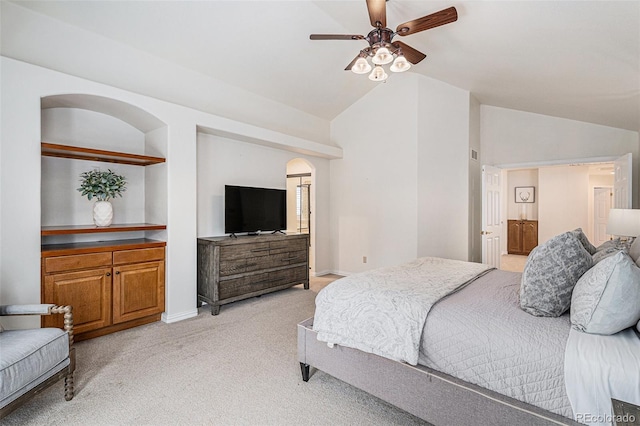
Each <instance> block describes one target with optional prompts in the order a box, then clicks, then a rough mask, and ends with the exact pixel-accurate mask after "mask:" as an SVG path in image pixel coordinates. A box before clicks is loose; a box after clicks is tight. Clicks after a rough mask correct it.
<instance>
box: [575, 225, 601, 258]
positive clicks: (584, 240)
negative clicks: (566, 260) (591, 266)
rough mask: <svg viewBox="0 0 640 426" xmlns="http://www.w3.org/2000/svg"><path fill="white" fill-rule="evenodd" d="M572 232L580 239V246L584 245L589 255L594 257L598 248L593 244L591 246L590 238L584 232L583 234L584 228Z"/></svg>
mask: <svg viewBox="0 0 640 426" xmlns="http://www.w3.org/2000/svg"><path fill="white" fill-rule="evenodd" d="M571 232H572V233H573V235H575V236H576V237H577V238H578V240H579V241H580V244H582V246H583V247H584V249H585V250H586V251H588V252H589V254H591V255H593V254H594V253H595V252H596V247H595V246H594V245H593V244H591V242H590V241H589V238H587V236H586V235H584V232H582V228H576V229H574V230H573V231H571Z"/></svg>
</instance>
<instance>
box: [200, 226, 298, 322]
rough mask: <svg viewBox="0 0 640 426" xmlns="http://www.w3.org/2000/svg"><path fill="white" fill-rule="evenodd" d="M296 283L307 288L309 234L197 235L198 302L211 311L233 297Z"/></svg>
mask: <svg viewBox="0 0 640 426" xmlns="http://www.w3.org/2000/svg"><path fill="white" fill-rule="evenodd" d="M296 284H304V288H305V289H308V288H309V235H308V234H292V235H259V236H239V237H237V238H231V237H208V238H198V304H200V303H201V302H206V303H208V304H209V305H210V306H211V314H212V315H218V314H219V313H220V306H221V305H224V304H226V303H231V302H235V301H237V300H242V299H247V298H249V297H254V296H259V295H261V294H265V293H270V292H272V291H277V290H282V289H285V288H288V287H291V286H294V285H296Z"/></svg>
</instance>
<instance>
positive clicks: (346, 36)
mask: <svg viewBox="0 0 640 426" xmlns="http://www.w3.org/2000/svg"><path fill="white" fill-rule="evenodd" d="M309 39H311V40H364V36H362V35H356V34H311V35H310V36H309Z"/></svg>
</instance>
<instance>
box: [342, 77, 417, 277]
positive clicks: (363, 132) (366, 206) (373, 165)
mask: <svg viewBox="0 0 640 426" xmlns="http://www.w3.org/2000/svg"><path fill="white" fill-rule="evenodd" d="M398 77H399V76H398ZM417 85H418V82H417V76H414V75H410V74H409V75H402V78H393V76H392V78H389V80H388V82H387V83H384V84H379V85H378V86H377V87H376V88H375V89H373V90H372V91H371V92H369V93H368V94H367V95H366V96H364V97H363V98H362V99H360V100H359V101H358V102H356V103H355V104H353V105H351V106H350V107H349V108H348V109H347V110H345V111H344V112H343V113H342V114H340V115H339V116H338V117H337V118H336V119H335V120H333V122H332V123H331V138H332V140H333V141H334V142H336V143H337V144H338V145H339V146H340V147H342V149H343V150H344V157H343V158H342V159H339V160H332V161H331V202H330V204H331V236H332V241H331V247H332V259H333V265H334V268H335V271H336V272H339V273H343V274H349V273H354V272H360V271H364V270H368V269H372V268H376V267H381V266H387V265H393V264H398V263H401V262H404V261H407V260H410V259H413V258H415V257H416V256H417V242H418V235H417V227H416V225H417V208H418V205H417V198H418V186H417V156H416V152H417V131H418V125H417V123H418V108H417V106H418V101H417V96H418V95H417V94H418V90H417V89H418V86H417ZM363 256H366V257H367V263H366V264H365V263H363Z"/></svg>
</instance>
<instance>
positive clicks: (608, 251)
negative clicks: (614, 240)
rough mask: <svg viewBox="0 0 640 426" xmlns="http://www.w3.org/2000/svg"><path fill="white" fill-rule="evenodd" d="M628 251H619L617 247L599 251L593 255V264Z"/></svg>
mask: <svg viewBox="0 0 640 426" xmlns="http://www.w3.org/2000/svg"><path fill="white" fill-rule="evenodd" d="M626 252H627V250H626V249H619V248H616V247H608V248H606V249H604V250H598V251H596V252H595V253H594V255H593V264H594V265H595V264H596V263H598V262H600V261H601V260H604V259H606V258H607V257H609V256H613V255H615V254H618V253H626Z"/></svg>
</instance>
